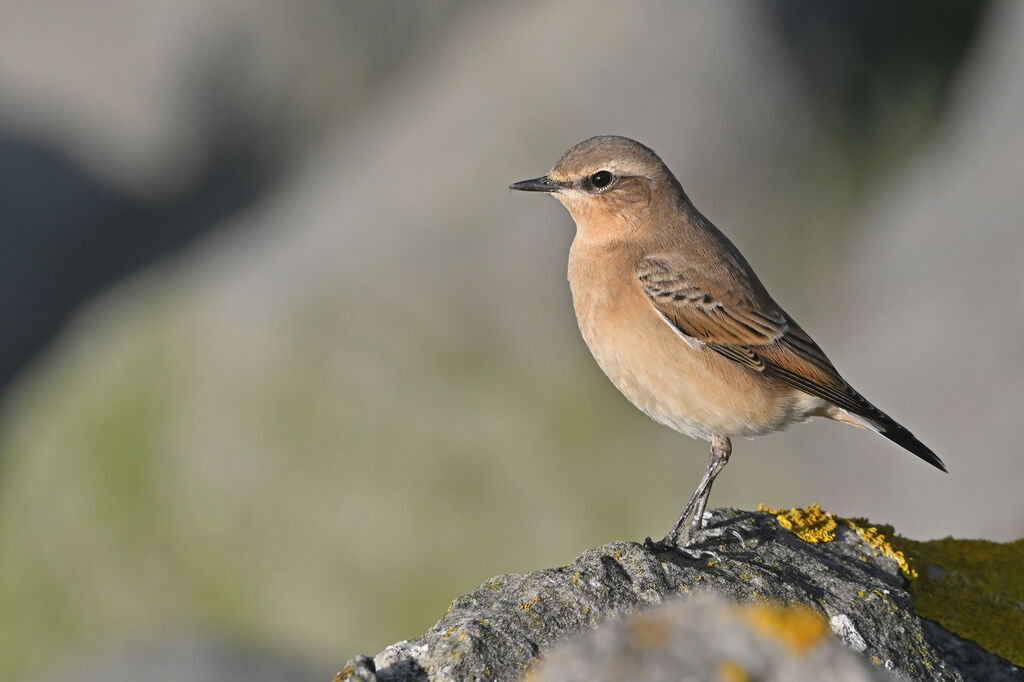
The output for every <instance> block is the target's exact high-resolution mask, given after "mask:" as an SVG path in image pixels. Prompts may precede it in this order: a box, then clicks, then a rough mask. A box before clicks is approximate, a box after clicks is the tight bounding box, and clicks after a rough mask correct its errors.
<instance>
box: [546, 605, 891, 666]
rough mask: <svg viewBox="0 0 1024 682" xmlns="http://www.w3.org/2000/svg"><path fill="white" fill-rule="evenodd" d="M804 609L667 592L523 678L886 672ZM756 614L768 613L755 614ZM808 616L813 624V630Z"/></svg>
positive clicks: (573, 642) (564, 648)
mask: <svg viewBox="0 0 1024 682" xmlns="http://www.w3.org/2000/svg"><path fill="white" fill-rule="evenodd" d="M807 613H811V612H809V611H806V612H803V613H801V611H796V610H792V609H789V610H786V609H781V608H776V609H773V608H772V607H769V606H765V605H760V606H758V605H750V606H746V607H738V606H736V605H732V604H729V603H728V602H727V601H726V600H724V599H721V598H716V597H712V596H711V595H710V594H702V595H697V596H695V597H694V598H693V599H687V600H683V599H673V600H671V601H670V602H669V603H667V604H664V605H662V606H657V607H653V608H650V609H645V610H643V611H640V612H639V613H635V614H632V615H631V616H628V617H626V618H623V619H621V620H617V621H614V622H612V623H608V624H607V625H605V626H603V627H600V628H597V629H595V630H594V631H593V632H591V633H588V634H587V635H585V636H583V637H579V638H575V639H573V640H571V641H569V642H567V643H566V644H564V645H560V646H557V647H555V649H554V650H552V652H551V654H550V655H548V656H545V659H544V661H543V662H542V663H541V664H540V665H538V666H537V667H536V668H535V669H533V670H531V673H530V681H531V682H553V681H555V680H559V681H562V682H569V681H575V680H580V681H583V680H588V681H596V680H609V681H611V680H645V681H646V682H678V681H679V680H694V681H696V680H706V679H719V680H765V681H773V682H776V681H777V682H803V681H806V682H821V681H822V680H829V681H832V682H840V681H842V682H860V681H862V680H883V679H889V678H890V675H888V674H887V673H884V672H882V670H880V669H879V668H877V667H875V666H873V665H872V664H871V663H869V662H868V661H866V660H864V659H863V658H861V657H860V656H857V654H855V653H854V652H852V651H849V650H848V649H846V648H845V647H844V646H843V644H842V643H841V642H839V641H838V640H836V639H834V638H831V637H823V636H822V634H823V633H827V632H828V629H827V625H826V624H825V621H824V619H822V618H821V617H820V616H818V615H816V614H815V615H813V616H810V617H809V618H808V617H807V615H806V614H807ZM774 615H778V616H779V617H781V618H786V617H787V615H788V617H791V618H793V619H794V621H795V622H793V623H791V624H790V626H791V627H794V628H796V631H794V632H793V635H794V638H793V639H791V640H790V639H788V638H786V637H784V636H783V637H780V636H779V633H778V632H773V631H771V630H770V629H769V626H770V625H773V624H774V623H773V622H772V620H771V618H772V616H774ZM759 616H767V618H766V619H765V620H763V621H759V620H758V617H759ZM805 619H806V620H805ZM815 619H816V620H817V623H818V624H819V625H820V627H821V629H820V630H815V629H814V623H815ZM808 621H809V624H810V628H809V629H807V628H806V623H807V622H808ZM801 629H804V631H803V632H801V631H800V630H801ZM804 638H806V639H804ZM709 673H710V674H711V675H709Z"/></svg>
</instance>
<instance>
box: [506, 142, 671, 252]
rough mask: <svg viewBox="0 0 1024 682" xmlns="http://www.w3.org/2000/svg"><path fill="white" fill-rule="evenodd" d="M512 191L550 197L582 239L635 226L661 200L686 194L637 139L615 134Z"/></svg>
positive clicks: (577, 149) (586, 145)
mask: <svg viewBox="0 0 1024 682" xmlns="http://www.w3.org/2000/svg"><path fill="white" fill-rule="evenodd" d="M509 188H510V189H515V190H522V191H527V192H547V193H549V194H551V195H552V196H554V197H555V198H556V199H558V200H559V201H561V202H562V204H563V205H564V206H565V207H566V208H567V209H569V213H570V214H572V217H573V219H574V220H575V221H576V227H577V230H578V231H579V232H580V233H581V234H582V233H583V232H585V231H593V230H597V229H601V231H602V232H604V231H608V230H615V229H621V228H623V227H626V226H627V225H633V224H635V223H636V222H637V221H639V220H640V219H641V218H642V217H643V216H644V215H645V214H646V212H647V211H649V210H650V209H651V208H652V204H656V203H657V201H656V200H657V199H658V198H660V197H664V196H668V197H669V198H671V197H675V196H676V195H677V193H678V195H682V188H680V187H679V183H678V182H677V181H676V179H675V178H674V177H673V176H672V173H671V172H670V171H669V170H668V168H667V167H666V166H665V164H664V163H663V162H662V160H661V159H660V158H658V155H657V154H655V153H654V152H653V151H651V150H650V149H648V148H647V147H645V146H644V145H642V144H640V143H639V142H637V141H635V140H631V139H629V138H628V137H618V136H613V135H601V136H598V137H592V138H590V139H589V140H584V141H583V142H580V143H579V144H577V145H576V146H575V147H573V148H572V149H570V150H569V151H567V152H566V153H565V154H563V155H562V158H561V159H559V160H558V163H556V164H555V167H554V168H552V169H551V170H550V171H549V172H548V174H547V175H543V176H541V177H539V178H533V179H532V180H523V181H521V182H516V183H513V184H512V185H510V186H509ZM624 223H625V224H624Z"/></svg>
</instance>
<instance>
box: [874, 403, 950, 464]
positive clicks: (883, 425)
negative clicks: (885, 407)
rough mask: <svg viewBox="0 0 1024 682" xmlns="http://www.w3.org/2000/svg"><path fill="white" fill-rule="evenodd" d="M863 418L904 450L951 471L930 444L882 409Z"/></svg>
mask: <svg viewBox="0 0 1024 682" xmlns="http://www.w3.org/2000/svg"><path fill="white" fill-rule="evenodd" d="M861 419H863V420H864V421H865V422H867V426H868V428H870V429H871V430H872V431H876V432H878V433H881V434H882V435H884V436H885V437H887V438H889V439H890V440H892V441H893V442H894V443H896V444H897V445H899V446H900V447H902V449H903V450H905V451H907V452H909V453H913V454H914V455H916V456H918V457H920V458H921V459H923V460H925V461H926V462H928V463H929V464H931V465H932V466H933V467H935V468H936V469H939V470H940V471H945V472H946V473H949V472H948V471H947V470H946V465H945V464H943V463H942V460H940V459H939V456H938V455H936V454H935V453H933V452H932V451H931V449H930V447H929V446H928V445H926V444H925V443H923V442H921V441H920V440H918V438H915V437H914V435H913V434H912V433H910V432H909V431H907V430H906V429H905V428H904V427H903V426H902V425H901V424H899V423H898V422H897V421H896V420H895V419H893V418H892V417H890V416H889V415H887V414H885V413H884V412H882V411H881V410H877V411H876V412H874V414H872V415H870V416H866V415H865V416H862V417H861Z"/></svg>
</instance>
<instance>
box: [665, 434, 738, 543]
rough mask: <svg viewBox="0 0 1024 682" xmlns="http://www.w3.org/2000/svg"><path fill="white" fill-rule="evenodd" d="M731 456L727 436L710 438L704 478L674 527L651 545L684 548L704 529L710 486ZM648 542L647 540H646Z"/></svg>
mask: <svg viewBox="0 0 1024 682" xmlns="http://www.w3.org/2000/svg"><path fill="white" fill-rule="evenodd" d="M731 454H732V442H731V441H730V440H729V438H728V437H727V436H718V435H715V436H712V437H711V456H710V457H709V458H708V469H707V471H705V472H704V478H702V479H700V483H699V484H698V485H697V490H695V491H694V493H693V497H691V498H690V501H689V503H687V505H686V508H685V509H683V513H682V514H680V515H679V520H678V521H676V525H674V526H672V530H670V531H669V532H668V535H666V536H665V537H664V538H662V539H661V541H660V542H658V543H651V544H653V545H654V546H655V547H657V548H659V549H666V548H669V547H686V546H687V545H689V544H690V542H691V541H693V540H694V539H696V536H697V535H698V534H699V533H700V531H701V529H702V528H703V527H704V509H705V508H706V507H707V504H708V497H709V496H710V495H711V486H712V485H713V484H714V482H715V477H716V476H718V474H720V473H721V472H722V469H724V468H725V465H726V464H727V463H728V462H729V455H731ZM691 517H692V519H693V520H692V521H691V522H690V526H689V528H686V525H687V521H688V520H690V519H691ZM648 540H649V539H648Z"/></svg>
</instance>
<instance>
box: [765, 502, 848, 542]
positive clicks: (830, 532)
mask: <svg viewBox="0 0 1024 682" xmlns="http://www.w3.org/2000/svg"><path fill="white" fill-rule="evenodd" d="M757 509H758V511H763V512H768V513H769V514H775V518H776V519H778V521H779V525H780V526H782V527H783V528H785V529H786V530H788V531H790V532H791V533H793V534H794V535H796V536H797V537H798V538H800V539H801V540H805V541H807V542H831V541H832V540H834V539H835V537H836V536H835V531H836V515H835V514H830V513H829V512H826V511H822V509H821V506H820V505H819V504H818V503H817V502H815V503H814V504H812V505H811V506H810V507H807V508H806V509H789V510H786V511H782V510H778V509H770V508H768V507H766V506H764V505H763V504H762V505H758V508H757Z"/></svg>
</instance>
